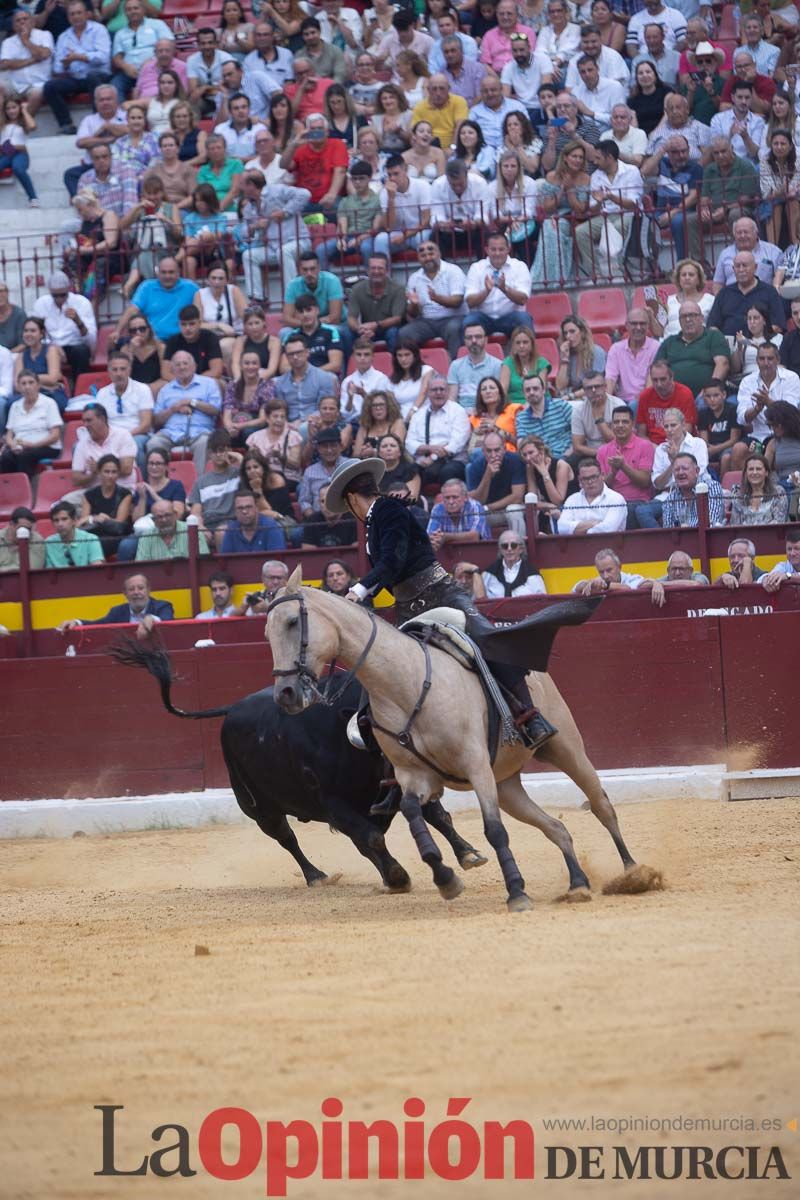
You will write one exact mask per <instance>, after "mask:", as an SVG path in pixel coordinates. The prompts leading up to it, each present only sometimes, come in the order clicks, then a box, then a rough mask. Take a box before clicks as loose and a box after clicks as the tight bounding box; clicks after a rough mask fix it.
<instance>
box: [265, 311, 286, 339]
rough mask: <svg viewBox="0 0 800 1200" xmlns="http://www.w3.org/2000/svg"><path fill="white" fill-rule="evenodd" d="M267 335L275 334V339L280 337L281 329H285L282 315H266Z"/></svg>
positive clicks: (271, 313)
mask: <svg viewBox="0 0 800 1200" xmlns="http://www.w3.org/2000/svg"><path fill="white" fill-rule="evenodd" d="M265 316H266V318H267V319H266V326H267V333H271V334H273V335H274V336H275V337H280V334H281V329H282V328H283V316H282V314H281V313H274V312H270V313H266V314H265Z"/></svg>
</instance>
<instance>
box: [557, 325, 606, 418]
mask: <svg viewBox="0 0 800 1200" xmlns="http://www.w3.org/2000/svg"><path fill="white" fill-rule="evenodd" d="M561 338H562V341H561V342H560V343H559V347H558V354H559V360H558V372H557V374H556V388H557V389H558V391H559V393H560V395H562V396H567V394H568V398H569V399H570V400H583V399H584V394H583V387H582V385H581V380H582V379H583V377H584V375H585V374H586V372H587V371H604V370H605V365H606V352H605V350H603V348H602V346H595V344H594V338H593V337H592V331H591V329H590V328H589V326H588V325H587V324H586V322H585V321H584V319H583V317H565V318H564V320H563V321H562V322H561Z"/></svg>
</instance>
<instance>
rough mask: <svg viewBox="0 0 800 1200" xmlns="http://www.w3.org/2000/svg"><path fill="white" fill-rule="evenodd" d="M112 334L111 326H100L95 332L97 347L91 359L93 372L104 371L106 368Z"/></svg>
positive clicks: (112, 328) (112, 327)
mask: <svg viewBox="0 0 800 1200" xmlns="http://www.w3.org/2000/svg"><path fill="white" fill-rule="evenodd" d="M113 333H114V326H113V325H101V326H100V328H99V329H98V331H97V345H96V346H95V348H94V358H93V359H92V370H93V371H98V372H99V371H105V369H106V368H107V366H108V350H109V346H110V343H111V338H112V335H113Z"/></svg>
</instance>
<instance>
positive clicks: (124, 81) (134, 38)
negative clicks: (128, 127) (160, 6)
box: [111, 0, 172, 104]
mask: <svg viewBox="0 0 800 1200" xmlns="http://www.w3.org/2000/svg"><path fill="white" fill-rule="evenodd" d="M125 20H126V23H125V25H123V26H122V28H121V29H118V30H117V32H116V33H115V34H114V40H113V42H112V43H111V66H112V68H113V71H114V73H113V75H112V76H111V82H112V84H113V85H114V87H115V88H116V89H117V95H118V96H119V100H120V104H122V103H123V101H125V100H127V98H128V96H130V94H131V92H132V91H133V89H134V88H135V87H136V80H137V78H138V75H139V69H140V67H142V66H143V65H144V64H145V63H146V62H147V60H148V58H152V57H153V55H154V53H155V47H156V42H158V41H160V40H161V39H163V38H169V37H171V35H172V30H171V29H170V27H169V26H168V25H165V24H164V22H163V21H160V20H158V18H153V17H148V16H145V11H144V4H143V3H142V0H125Z"/></svg>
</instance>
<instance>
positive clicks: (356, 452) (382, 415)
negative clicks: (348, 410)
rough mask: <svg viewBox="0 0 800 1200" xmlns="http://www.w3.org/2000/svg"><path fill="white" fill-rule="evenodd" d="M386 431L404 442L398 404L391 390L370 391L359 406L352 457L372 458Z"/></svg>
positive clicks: (404, 429)
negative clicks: (359, 413) (359, 412)
mask: <svg viewBox="0 0 800 1200" xmlns="http://www.w3.org/2000/svg"><path fill="white" fill-rule="evenodd" d="M387 433H391V434H392V435H393V436H394V437H396V438H397V439H398V440H399V441H400V442H401V443H402V442H405V438H406V427H405V425H404V423H403V418H402V417H401V416H400V406H399V405H398V403H397V401H396V400H395V398H394V396H393V395H392V394H391V392H370V393H369V394H368V395H367V396H365V398H364V403H363V404H362V406H361V417H360V419H359V424H358V433H357V434H356V440H355V442H354V443H353V450H352V455H353V458H374V457H375V455H376V454H377V453H378V443H379V442H380V440H381V438H382V437H385V436H386V434H387Z"/></svg>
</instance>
